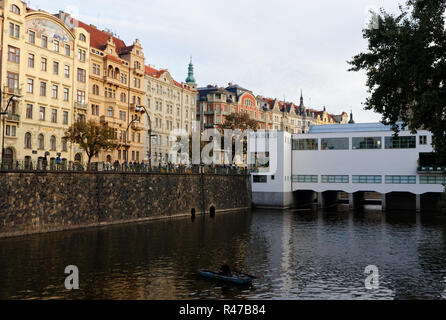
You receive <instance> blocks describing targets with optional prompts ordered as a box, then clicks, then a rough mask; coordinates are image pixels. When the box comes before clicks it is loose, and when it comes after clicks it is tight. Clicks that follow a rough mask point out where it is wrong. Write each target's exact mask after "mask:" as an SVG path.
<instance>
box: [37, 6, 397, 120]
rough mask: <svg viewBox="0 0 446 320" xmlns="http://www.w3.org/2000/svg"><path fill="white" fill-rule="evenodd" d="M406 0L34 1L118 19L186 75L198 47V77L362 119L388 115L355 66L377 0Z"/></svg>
mask: <svg viewBox="0 0 446 320" xmlns="http://www.w3.org/2000/svg"><path fill="white" fill-rule="evenodd" d="M404 2H405V0H399V1H394V0H337V1H333V0H312V1H308V0H305V1H303V0H274V1H271V0H269V1H266V0H224V1H223V0H220V1H216V0H187V1H184V0H130V1H122V0H119V1H118V0H106V1H104V0H88V1H87V0H76V1H68V0H57V1H54V0H32V1H30V6H31V7H32V8H37V9H43V10H46V11H49V12H51V13H55V12H57V11H59V10H64V11H67V12H73V13H74V15H75V16H76V15H77V16H78V17H79V18H80V19H81V20H82V21H84V22H85V23H89V24H93V25H95V26H97V27H98V28H100V29H105V28H108V29H111V30H112V31H113V32H114V33H116V34H117V35H119V37H120V38H121V39H123V40H124V41H125V42H126V43H127V44H131V43H133V41H134V39H136V38H138V39H140V41H141V43H142V45H143V48H144V54H145V57H146V63H147V64H152V65H154V66H155V67H156V68H166V69H168V70H169V72H170V73H171V74H172V75H173V77H174V78H175V79H176V80H178V81H180V82H181V81H184V80H185V78H186V76H187V66H188V63H189V57H190V56H192V57H193V63H194V66H195V78H196V80H197V83H198V86H206V85H208V84H213V85H215V84H217V85H219V86H226V85H227V84H228V82H232V83H237V84H239V85H240V86H242V87H244V88H246V89H249V90H252V91H253V92H254V94H255V95H257V94H260V95H263V96H265V97H271V98H279V99H283V98H284V97H285V98H286V100H287V101H293V102H295V103H298V101H299V97H300V90H301V89H302V90H303V93H304V98H305V103H306V105H307V106H308V105H310V106H311V107H312V108H316V109H322V108H323V107H324V106H326V108H327V111H328V112H330V113H335V114H338V113H341V112H342V111H346V112H349V111H350V109H353V113H354V116H355V120H356V122H373V121H379V120H380V119H381V117H380V116H379V115H377V114H375V113H373V112H372V111H365V110H364V109H363V105H362V103H363V102H364V101H365V98H366V97H367V95H368V93H367V88H366V87H365V81H366V78H365V75H364V74H362V73H354V72H348V71H347V70H348V68H349V65H348V64H347V62H346V61H347V60H350V59H351V57H353V56H354V55H355V54H357V53H359V52H361V51H363V50H365V48H366V47H367V42H366V41H365V40H364V39H363V38H362V29H363V27H364V26H365V25H366V21H367V18H368V16H369V13H368V11H369V9H370V8H375V9H379V8H380V7H384V8H385V9H386V10H387V11H389V12H398V3H404Z"/></svg>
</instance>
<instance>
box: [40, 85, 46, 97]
mask: <svg viewBox="0 0 446 320" xmlns="http://www.w3.org/2000/svg"><path fill="white" fill-rule="evenodd" d="M40 95H41V96H43V97H44V96H46V82H43V81H42V82H40Z"/></svg>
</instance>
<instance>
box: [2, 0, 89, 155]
mask: <svg viewBox="0 0 446 320" xmlns="http://www.w3.org/2000/svg"><path fill="white" fill-rule="evenodd" d="M64 18H65V17H64V16H60V17H58V16H54V15H51V14H49V13H47V12H44V11H34V10H31V9H29V8H27V5H26V3H24V2H22V1H19V0H3V1H0V21H1V32H2V36H1V47H0V50H1V58H0V59H1V61H0V68H1V69H0V77H1V111H2V112H4V111H5V110H6V113H7V114H6V115H5V116H4V117H5V126H3V123H2V130H1V133H0V136H1V137H2V141H3V138H4V150H5V151H4V155H3V156H4V160H5V162H8V161H15V160H25V161H27V162H31V161H32V160H34V161H35V160H39V159H42V158H43V157H45V156H47V159H48V160H50V161H55V159H56V158H57V156H58V155H60V157H61V159H62V160H63V161H70V160H74V158H75V150H74V146H72V145H71V144H70V143H68V142H67V141H65V140H64V139H63V137H64V135H65V131H66V129H67V128H68V127H69V126H70V125H71V124H72V123H73V121H75V120H76V119H77V118H79V117H85V116H86V104H85V102H86V97H87V95H88V91H89V88H88V85H87V83H88V82H87V79H88V73H89V71H88V63H89V56H90V55H89V50H90V37H89V33H88V32H87V30H85V29H84V28H82V27H74V26H73V24H71V23H70V21H69V20H65V19H64ZM8 103H9V105H8ZM6 108H7V109H6ZM2 118H3V116H2ZM3 133H4V137H3Z"/></svg>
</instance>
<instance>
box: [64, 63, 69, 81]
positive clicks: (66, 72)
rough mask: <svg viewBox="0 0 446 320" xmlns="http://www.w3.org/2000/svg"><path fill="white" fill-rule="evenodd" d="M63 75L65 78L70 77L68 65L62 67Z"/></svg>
mask: <svg viewBox="0 0 446 320" xmlns="http://www.w3.org/2000/svg"><path fill="white" fill-rule="evenodd" d="M64 76H65V78H70V66H65V67H64Z"/></svg>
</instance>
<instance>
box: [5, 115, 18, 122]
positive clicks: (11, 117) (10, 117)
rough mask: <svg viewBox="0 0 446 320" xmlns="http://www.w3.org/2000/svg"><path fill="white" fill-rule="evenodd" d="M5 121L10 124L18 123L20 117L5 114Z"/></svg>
mask: <svg viewBox="0 0 446 320" xmlns="http://www.w3.org/2000/svg"><path fill="white" fill-rule="evenodd" d="M6 120H7V121H10V122H20V115H18V114H12V113H8V114H6Z"/></svg>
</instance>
